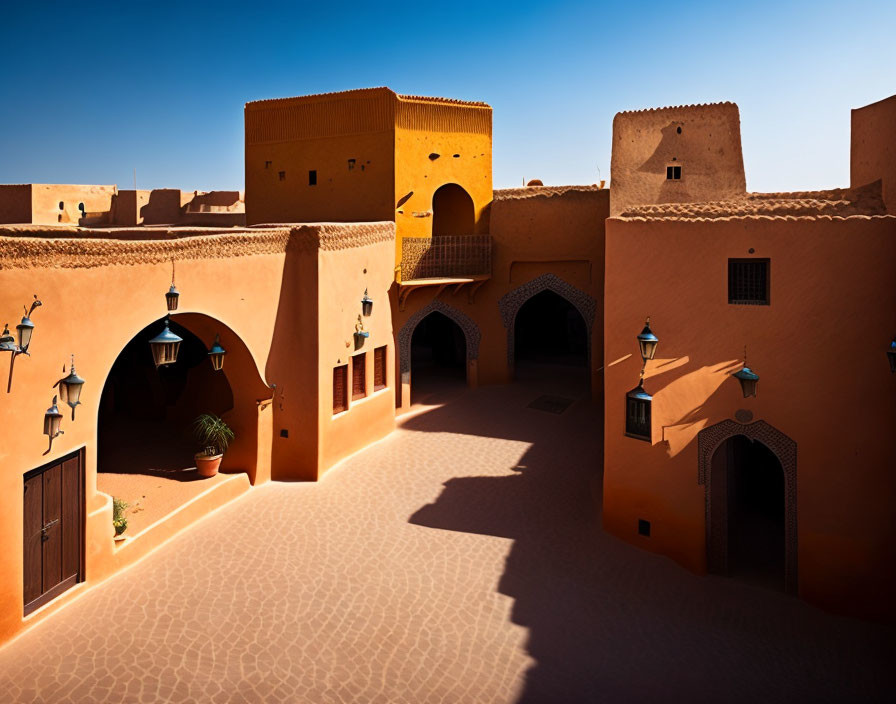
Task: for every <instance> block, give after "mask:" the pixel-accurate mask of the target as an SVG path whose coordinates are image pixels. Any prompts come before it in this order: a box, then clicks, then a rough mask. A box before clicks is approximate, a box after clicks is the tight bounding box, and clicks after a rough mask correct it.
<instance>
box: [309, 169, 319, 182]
mask: <svg viewBox="0 0 896 704" xmlns="http://www.w3.org/2000/svg"><path fill="white" fill-rule="evenodd" d="M308 185H309V186H316V185H317V171H313V170H312V171H309V172H308Z"/></svg>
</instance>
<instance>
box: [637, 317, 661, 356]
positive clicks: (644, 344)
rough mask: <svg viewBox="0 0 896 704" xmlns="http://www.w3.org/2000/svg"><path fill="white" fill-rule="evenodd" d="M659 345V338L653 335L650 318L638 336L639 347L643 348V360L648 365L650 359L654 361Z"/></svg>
mask: <svg viewBox="0 0 896 704" xmlns="http://www.w3.org/2000/svg"><path fill="white" fill-rule="evenodd" d="M657 344H659V338H658V337H657V336H656V335H654V334H653V332H652V331H651V329H650V318H649V317H648V318H647V320H646V322H645V323H644V329H643V330H642V331H641V334H640V335H638V346H639V347H640V348H641V359H642V360H644V363H645V364H646V363H647V360H648V359H653V356H654V355H655V354H656V346H657Z"/></svg>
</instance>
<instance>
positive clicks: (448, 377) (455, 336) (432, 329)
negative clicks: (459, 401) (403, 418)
mask: <svg viewBox="0 0 896 704" xmlns="http://www.w3.org/2000/svg"><path fill="white" fill-rule="evenodd" d="M410 352H411V378H412V379H413V386H412V389H411V403H412V404H414V403H433V402H436V401H439V400H441V399H443V398H444V397H445V396H450V395H452V393H454V392H456V391H457V390H459V389H462V388H464V387H466V382H467V342H466V338H465V336H464V331H463V330H462V329H461V327H460V326H459V325H458V324H457V323H456V322H454V321H453V320H452V319H451V318H449V317H448V316H447V315H444V314H443V313H440V312H438V311H432V312H430V313H429V314H427V315H426V317H424V318H423V319H422V320H421V321H420V322H419V323H417V326H416V327H415V328H414V332H413V335H412V336H411V350H410Z"/></svg>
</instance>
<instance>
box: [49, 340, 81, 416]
mask: <svg viewBox="0 0 896 704" xmlns="http://www.w3.org/2000/svg"><path fill="white" fill-rule="evenodd" d="M63 371H65V369H63ZM55 385H58V386H59V395H60V396H61V397H62V400H63V401H65V402H66V403H67V404H68V405H69V406H70V407H71V409H72V420H74V419H75V406H80V405H81V401H80V399H81V387H82V386H84V380H83V379H82V378H81V377H79V376H78V373H77V372H76V371H75V355H72V366H71V368H70V370H69V373H68V376H67V377H65V378H63V379H60V380H59V381H57V382H56V384H55ZM55 385H54V386H55Z"/></svg>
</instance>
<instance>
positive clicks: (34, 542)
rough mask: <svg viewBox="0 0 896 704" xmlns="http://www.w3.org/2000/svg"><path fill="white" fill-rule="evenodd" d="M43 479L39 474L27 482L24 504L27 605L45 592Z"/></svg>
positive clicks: (24, 570)
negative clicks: (43, 569)
mask: <svg viewBox="0 0 896 704" xmlns="http://www.w3.org/2000/svg"><path fill="white" fill-rule="evenodd" d="M43 485H44V484H43V477H42V476H41V475H40V474H38V475H37V476H34V477H31V479H29V480H27V481H26V482H25V503H24V526H23V535H24V539H25V544H24V555H23V559H24V569H23V572H24V581H25V603H26V604H27V603H28V602H29V601H33V600H34V599H36V598H37V597H39V596H40V594H41V592H42V591H43V587H42V585H43V574H42V567H41V564H42V560H41V552H42V550H43V545H42V543H41V530H40V529H41V528H42V527H43V525H44V521H43V503H44V499H43Z"/></svg>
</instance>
